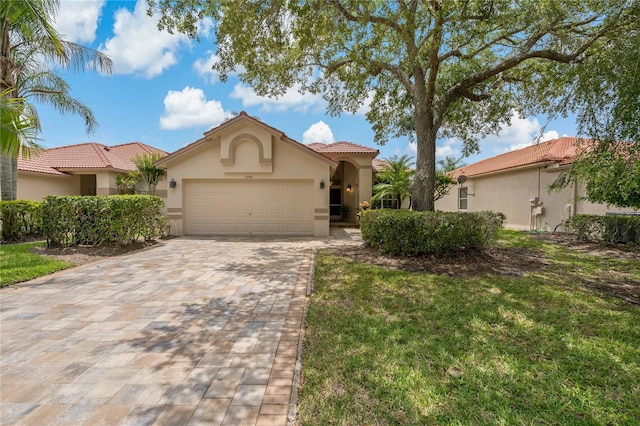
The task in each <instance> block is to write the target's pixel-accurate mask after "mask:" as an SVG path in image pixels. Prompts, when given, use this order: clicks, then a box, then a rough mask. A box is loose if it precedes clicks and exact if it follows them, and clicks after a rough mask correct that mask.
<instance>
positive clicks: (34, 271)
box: [0, 242, 73, 287]
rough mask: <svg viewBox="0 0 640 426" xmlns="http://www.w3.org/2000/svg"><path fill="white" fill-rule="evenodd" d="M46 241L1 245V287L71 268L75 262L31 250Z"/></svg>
mask: <svg viewBox="0 0 640 426" xmlns="http://www.w3.org/2000/svg"><path fill="white" fill-rule="evenodd" d="M44 244H45V243H42V242H40V243H26V244H3V245H1V246H0V270H1V271H2V273H0V287H2V286H5V285H9V284H15V283H19V282H22V281H28V280H32V279H34V278H37V277H41V276H43V275H47V274H50V273H52V272H55V271H60V270H61V269H66V268H70V267H72V266H73V263H69V262H65V261H62V260H57V259H53V258H50V257H46V256H40V255H38V254H35V253H31V252H30V251H29V250H30V249H31V248H32V247H35V246H42V245H44Z"/></svg>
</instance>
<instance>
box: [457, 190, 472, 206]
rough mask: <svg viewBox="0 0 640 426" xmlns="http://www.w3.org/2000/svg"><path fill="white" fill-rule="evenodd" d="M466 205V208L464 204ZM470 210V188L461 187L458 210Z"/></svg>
mask: <svg viewBox="0 0 640 426" xmlns="http://www.w3.org/2000/svg"><path fill="white" fill-rule="evenodd" d="M463 203H464V207H462V204H463ZM468 209H469V187H468V186H461V187H460V188H458V210H459V211H467V210H468Z"/></svg>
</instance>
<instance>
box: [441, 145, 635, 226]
mask: <svg viewBox="0 0 640 426" xmlns="http://www.w3.org/2000/svg"><path fill="white" fill-rule="evenodd" d="M580 141H581V140H580V139H578V138H574V137H562V138H559V139H554V140H550V141H546V142H542V143H539V144H536V145H532V146H528V147H526V148H522V149H519V150H516V151H511V152H507V153H504V154H501V155H497V156H495V157H491V158H487V159H485V160H482V161H479V162H477V163H473V164H470V165H467V166H464V167H460V168H458V169H456V170H454V171H453V177H454V178H455V179H457V180H458V182H459V185H457V186H456V187H454V188H452V191H451V192H450V193H449V195H447V196H445V197H443V198H442V199H440V200H438V201H436V209H437V210H443V211H470V212H474V211H482V210H493V211H499V212H502V213H504V214H505V216H506V217H507V220H506V224H505V226H506V227H508V228H511V229H517V230H542V231H554V230H555V229H556V228H559V225H561V224H562V223H563V221H564V220H566V219H568V218H570V217H571V216H573V215H576V214H598V215H603V214H605V213H607V212H630V211H634V210H632V209H621V208H616V207H613V206H608V205H604V204H595V203H592V202H589V201H586V200H584V199H583V197H584V195H585V188H584V185H582V184H580V183H578V184H573V185H570V186H569V187H567V188H564V189H563V190H561V191H559V192H556V191H553V192H550V191H549V185H551V184H552V183H553V182H554V181H555V180H556V178H557V177H558V176H559V175H560V173H562V172H563V171H565V170H567V169H568V168H569V167H570V166H571V163H572V161H573V159H574V158H575V155H576V153H577V150H578V147H579V143H580Z"/></svg>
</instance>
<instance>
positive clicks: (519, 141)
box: [407, 113, 559, 158]
mask: <svg viewBox="0 0 640 426" xmlns="http://www.w3.org/2000/svg"><path fill="white" fill-rule="evenodd" d="M542 130H543V128H542V126H541V125H540V122H539V121H538V119H537V118H535V117H534V118H520V117H519V116H518V115H517V114H516V113H514V114H513V116H512V118H511V124H509V125H503V126H502V128H501V129H500V132H499V133H498V134H497V135H490V136H487V137H486V138H484V139H482V140H480V142H479V145H480V149H481V150H482V156H483V157H487V156H491V155H493V154H501V153H504V152H508V151H514V150H516V149H521V148H525V147H527V146H530V145H533V144H534V143H537V142H544V141H548V140H551V139H556V138H558V137H559V135H558V132H557V131H555V130H549V131H546V132H544V133H542V135H540V132H542ZM461 150H462V142H461V141H460V140H458V139H455V138H450V139H446V140H444V141H442V142H440V143H438V146H436V157H438V158H444V157H447V156H452V157H459V156H460V154H461ZM407 152H408V153H410V154H416V153H417V146H416V144H415V143H410V144H409V146H408V147H407ZM487 154H489V155H487Z"/></svg>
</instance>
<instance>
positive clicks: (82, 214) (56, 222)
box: [42, 195, 168, 246]
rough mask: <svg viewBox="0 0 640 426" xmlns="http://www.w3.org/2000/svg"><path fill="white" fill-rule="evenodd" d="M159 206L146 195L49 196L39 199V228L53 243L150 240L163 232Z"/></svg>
mask: <svg viewBox="0 0 640 426" xmlns="http://www.w3.org/2000/svg"><path fill="white" fill-rule="evenodd" d="M162 206H163V201H162V199H161V198H160V197H155V196H150V195H113V196H108V197H102V196H72V197H62V196H49V197H46V198H45V199H44V200H43V202H42V214H43V221H42V232H43V235H44V237H45V238H46V239H47V244H48V245H53V246H70V245H89V246H97V245H100V244H103V243H106V242H115V243H119V244H128V243H131V242H134V241H137V240H140V239H144V240H150V239H153V238H156V237H159V236H162V235H164V234H165V232H166V227H167V223H168V220H167V218H166V217H165V216H163V215H162V214H161V213H160V209H161V208H162Z"/></svg>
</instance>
